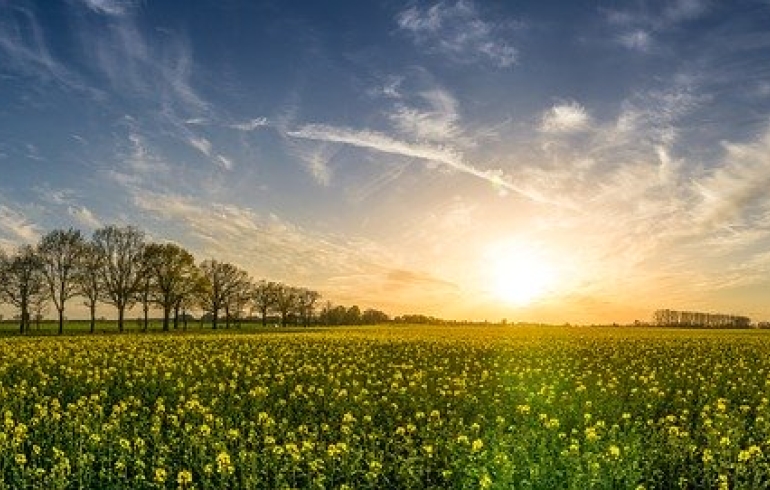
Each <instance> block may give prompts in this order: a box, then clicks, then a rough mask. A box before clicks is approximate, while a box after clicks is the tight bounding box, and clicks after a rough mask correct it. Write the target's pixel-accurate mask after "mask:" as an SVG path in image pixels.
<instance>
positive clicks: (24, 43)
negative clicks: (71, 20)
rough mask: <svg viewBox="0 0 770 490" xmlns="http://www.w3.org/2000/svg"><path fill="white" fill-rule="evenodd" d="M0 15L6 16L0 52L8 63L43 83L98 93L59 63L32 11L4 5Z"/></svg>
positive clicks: (0, 27)
mask: <svg viewBox="0 0 770 490" xmlns="http://www.w3.org/2000/svg"><path fill="white" fill-rule="evenodd" d="M3 12H4V13H3ZM0 13H3V15H0V53H2V54H3V63H4V64H6V65H8V66H11V67H13V68H14V70H16V71H17V72H19V73H23V74H26V75H29V76H33V77H35V78H37V79H38V80H41V81H43V82H48V81H54V82H56V83H58V84H59V85H60V86H62V87H65V88H68V89H74V90H77V91H85V92H88V93H92V94H93V93H96V91H95V90H93V89H91V88H89V87H87V86H86V84H85V83H84V82H83V80H82V78H81V77H80V76H78V75H77V74H76V73H74V72H72V71H71V70H70V69H68V68H67V67H66V66H64V65H63V64H62V63H60V62H59V61H57V60H56V58H55V57H54V55H53V54H52V52H51V49H50V47H49V43H48V40H47V38H46V35H45V32H44V30H43V28H42V27H41V25H40V23H39V22H38V19H37V16H36V15H35V13H34V12H33V11H32V10H29V9H26V8H24V7H22V6H20V5H12V6H11V4H10V3H8V4H6V3H3V4H2V5H0Z"/></svg>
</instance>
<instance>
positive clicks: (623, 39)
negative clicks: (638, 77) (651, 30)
mask: <svg viewBox="0 0 770 490" xmlns="http://www.w3.org/2000/svg"><path fill="white" fill-rule="evenodd" d="M619 40H620V44H622V45H623V46H625V47H627V48H628V49H633V50H637V51H642V52H645V51H649V50H650V47H651V45H652V38H651V37H650V35H649V34H648V33H647V32H646V31H643V30H641V29H638V30H635V31H632V32H627V33H624V34H622V35H621V36H620V38H619Z"/></svg>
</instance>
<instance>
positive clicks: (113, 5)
mask: <svg viewBox="0 0 770 490" xmlns="http://www.w3.org/2000/svg"><path fill="white" fill-rule="evenodd" d="M83 3H84V4H85V5H86V7H88V8H89V9H91V10H92V11H94V12H96V13H99V14H105V15H112V16H122V15H126V14H127V13H128V12H129V11H130V10H131V9H133V8H134V7H135V6H136V1H134V0H83Z"/></svg>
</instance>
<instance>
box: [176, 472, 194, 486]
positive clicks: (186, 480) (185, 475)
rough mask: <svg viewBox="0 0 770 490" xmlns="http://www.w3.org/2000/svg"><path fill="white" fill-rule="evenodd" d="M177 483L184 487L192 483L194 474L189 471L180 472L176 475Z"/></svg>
mask: <svg viewBox="0 0 770 490" xmlns="http://www.w3.org/2000/svg"><path fill="white" fill-rule="evenodd" d="M176 482H177V483H179V484H180V485H183V486H184V485H188V484H190V483H192V473H191V472H190V471H189V470H182V471H180V472H179V473H177V475H176Z"/></svg>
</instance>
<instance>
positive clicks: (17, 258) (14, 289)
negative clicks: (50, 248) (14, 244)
mask: <svg viewBox="0 0 770 490" xmlns="http://www.w3.org/2000/svg"><path fill="white" fill-rule="evenodd" d="M45 293H46V287H45V279H44V277H43V266H42V263H41V260H40V257H39V256H38V255H37V253H36V252H35V249H34V248H33V247H32V246H31V245H22V246H21V247H19V249H18V250H17V251H16V253H15V254H13V255H11V256H8V255H6V254H5V253H3V254H1V255H0V297H2V298H3V300H4V301H6V302H8V303H10V304H11V305H13V306H15V307H17V308H19V313H20V323H19V333H22V334H23V333H24V332H26V331H28V330H29V325H30V310H31V309H32V308H33V307H34V306H35V305H36V304H38V303H39V302H41V301H42V300H43V298H44V297H45Z"/></svg>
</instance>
